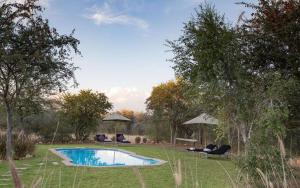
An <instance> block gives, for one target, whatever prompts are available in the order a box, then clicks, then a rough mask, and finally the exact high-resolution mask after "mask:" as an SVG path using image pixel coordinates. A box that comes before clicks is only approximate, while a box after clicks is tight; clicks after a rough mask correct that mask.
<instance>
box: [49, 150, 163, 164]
mask: <svg viewBox="0 0 300 188" xmlns="http://www.w3.org/2000/svg"><path fill="white" fill-rule="evenodd" d="M57 149H94V150H114V151H120V152H123V153H126V154H129V155H131V156H133V157H137V158H142V159H152V160H156V161H158V162H157V163H156V164H150V165H130V166H126V165H124V166H121V165H120V166H118V165H115V166H86V165H75V164H73V163H72V162H71V160H70V159H69V158H68V157H66V156H65V155H63V154H62V153H60V152H58V151H57ZM49 151H51V152H52V153H53V154H55V155H57V156H58V157H60V158H62V159H63V160H62V163H63V164H64V165H66V166H74V167H88V168H118V167H119V168H131V167H153V166H161V165H163V164H165V163H167V162H168V161H164V160H161V159H158V158H153V157H146V156H142V155H138V154H136V153H135V152H131V151H127V150H123V149H113V148H86V147H74V148H51V149H49Z"/></svg>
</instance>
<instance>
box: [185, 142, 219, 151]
mask: <svg viewBox="0 0 300 188" xmlns="http://www.w3.org/2000/svg"><path fill="white" fill-rule="evenodd" d="M217 148H218V147H217V145H214V144H208V145H207V146H206V147H205V148H188V149H187V150H188V151H193V152H209V151H214V150H216V149H217Z"/></svg>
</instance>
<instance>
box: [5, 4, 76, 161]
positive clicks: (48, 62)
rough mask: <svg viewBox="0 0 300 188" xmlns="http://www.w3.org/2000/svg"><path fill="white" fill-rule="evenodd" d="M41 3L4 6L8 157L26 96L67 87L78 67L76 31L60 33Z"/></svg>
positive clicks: (48, 92)
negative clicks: (74, 58) (16, 117)
mask: <svg viewBox="0 0 300 188" xmlns="http://www.w3.org/2000/svg"><path fill="white" fill-rule="evenodd" d="M37 2H38V0H29V1H24V3H18V2H17V1H16V2H12V3H11V2H9V1H5V2H1V5H0V54H1V55H0V62H1V63H0V70H1V71H0V85H1V86H2V87H1V88H0V102H1V103H2V104H4V106H5V110H6V115H7V130H6V131H7V142H6V144H7V158H11V155H12V129H13V124H14V122H13V119H14V113H15V112H16V111H18V112H19V115H22V113H25V111H24V108H22V106H23V104H24V103H25V99H26V98H27V99H29V100H28V101H26V103H28V102H30V103H32V102H33V101H34V98H39V99H41V98H42V96H46V95H52V94H53V93H56V92H57V91H60V90H64V89H66V88H67V85H68V81H69V80H71V79H74V71H75V69H76V67H74V65H73V64H72V63H71V58H70V56H71V54H72V53H73V52H75V54H80V52H79V51H78V48H77V47H78V44H79V40H77V39H76V38H74V37H73V34H74V31H73V32H72V33H71V34H70V35H60V34H59V33H58V32H57V30H56V29H55V28H52V27H50V25H49V22H48V20H46V19H44V18H43V16H42V15H43V14H42V11H43V9H42V8H41V7H40V6H38V5H37ZM30 99H32V100H30ZM17 108H19V109H17ZM21 112H22V113H21Z"/></svg>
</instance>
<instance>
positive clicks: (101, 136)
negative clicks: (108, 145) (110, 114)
mask: <svg viewBox="0 0 300 188" xmlns="http://www.w3.org/2000/svg"><path fill="white" fill-rule="evenodd" d="M96 141H98V142H112V140H111V139H108V138H107V136H105V134H97V135H96Z"/></svg>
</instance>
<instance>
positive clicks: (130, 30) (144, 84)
mask: <svg viewBox="0 0 300 188" xmlns="http://www.w3.org/2000/svg"><path fill="white" fill-rule="evenodd" d="M248 1H250V0H248ZM253 1H254V0H253ZM201 2H203V1H202V0H41V2H40V3H41V5H42V6H44V7H45V13H44V14H45V17H46V18H47V19H49V23H50V25H51V26H53V27H55V28H57V30H58V32H59V33H60V34H69V33H71V31H72V30H73V29H75V37H76V38H77V39H79V40H80V45H79V49H80V51H81V53H82V56H74V59H73V62H74V64H75V66H78V67H79V69H78V70H77V71H76V72H75V75H76V80H77V81H78V83H79V86H78V88H76V89H74V88H71V89H70V91H71V92H78V91H79V90H80V89H92V90H93V91H99V92H104V93H105V94H106V95H107V96H108V97H109V100H110V101H111V102H112V103H113V105H114V110H120V109H125V108H126V109H131V110H135V111H144V110H145V100H146V98H147V97H149V95H150V93H151V90H152V88H153V86H155V85H158V84H160V83H162V82H165V81H168V80H170V79H174V72H173V70H172V64H171V63H170V62H168V61H167V59H169V58H170V57H172V54H171V53H170V52H168V50H169V48H168V47H167V46H166V45H165V44H166V40H167V39H168V40H174V39H177V38H178V37H179V36H180V35H181V33H182V28H183V23H184V22H187V21H188V20H189V19H191V17H192V14H193V13H194V10H195V8H196V7H197V6H198V5H199V3H201ZM207 2H208V3H211V4H214V5H215V7H216V9H217V10H218V11H219V12H220V13H223V14H225V17H226V20H227V21H228V22H229V23H232V24H234V23H235V22H236V20H237V18H238V16H239V15H240V14H241V13H242V11H243V10H245V8H244V7H243V6H241V5H236V4H235V3H236V2H239V0H207Z"/></svg>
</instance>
